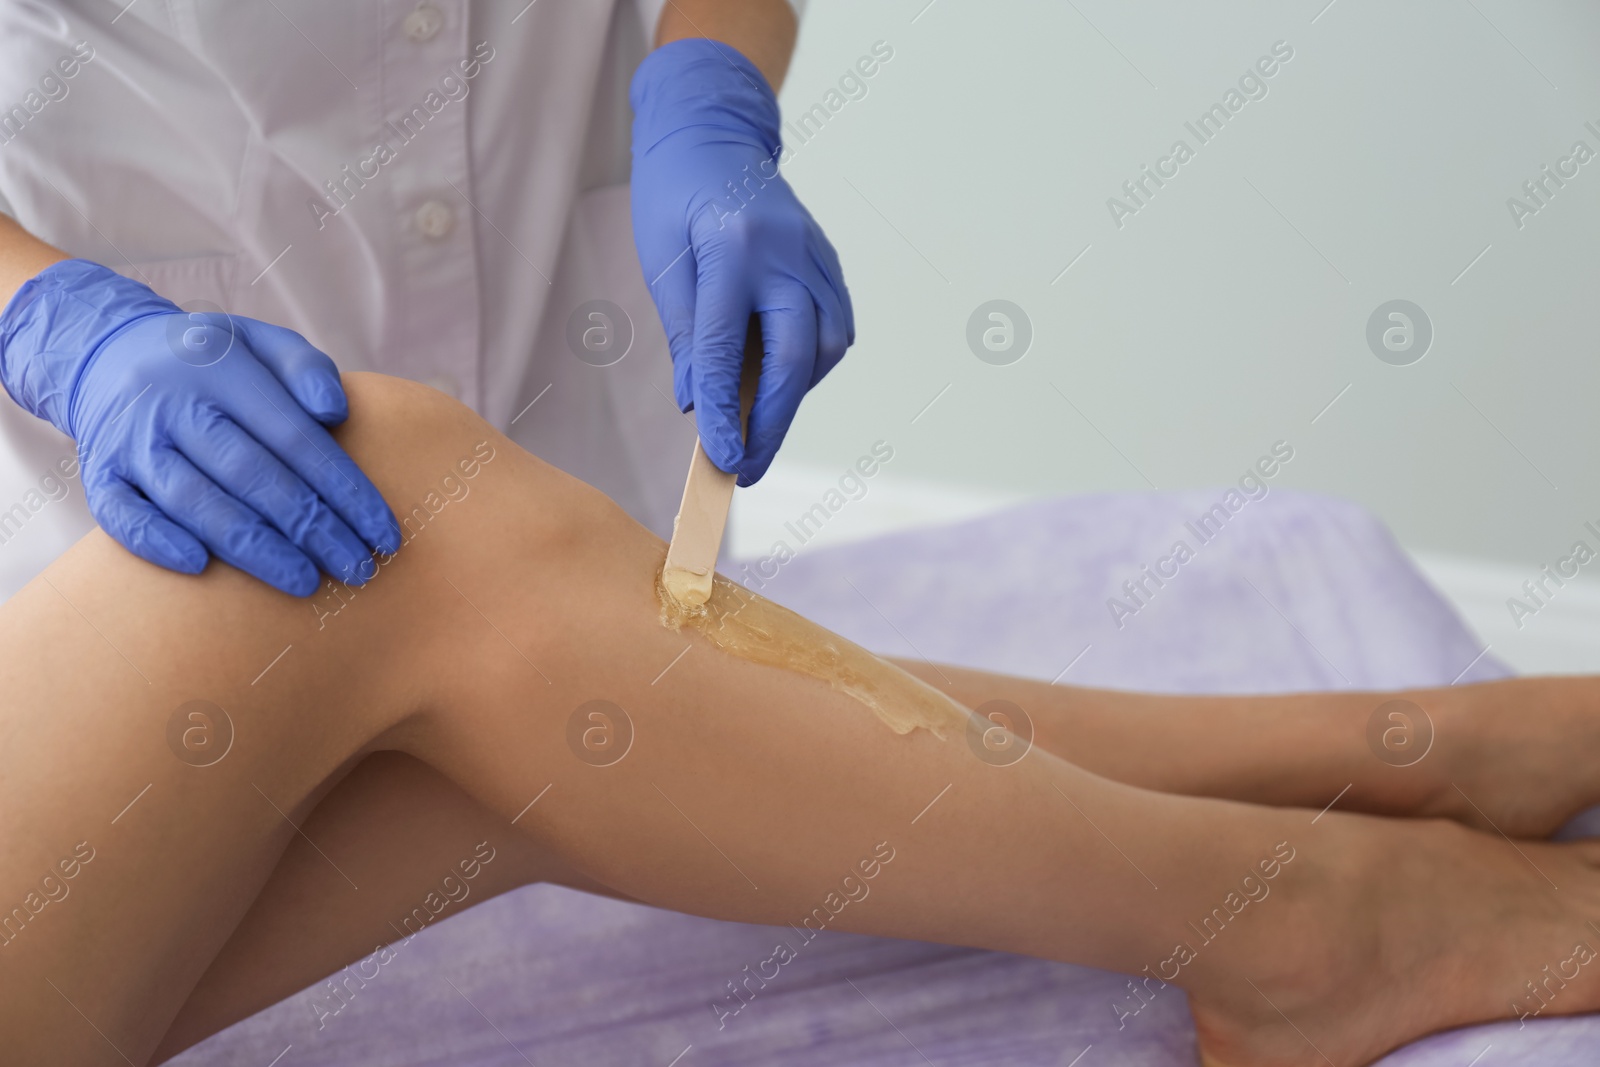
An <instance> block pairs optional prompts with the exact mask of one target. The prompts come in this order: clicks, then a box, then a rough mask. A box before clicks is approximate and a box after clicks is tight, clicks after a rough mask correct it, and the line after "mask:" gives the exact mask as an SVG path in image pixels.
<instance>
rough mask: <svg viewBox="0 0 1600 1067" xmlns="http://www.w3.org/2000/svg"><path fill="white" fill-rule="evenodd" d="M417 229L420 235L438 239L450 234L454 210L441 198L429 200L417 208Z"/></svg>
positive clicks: (453, 225)
mask: <svg viewBox="0 0 1600 1067" xmlns="http://www.w3.org/2000/svg"><path fill="white" fill-rule="evenodd" d="M416 220H417V229H418V230H419V231H421V233H422V236H424V237H426V238H429V239H430V240H434V241H438V240H442V239H443V238H445V237H448V236H449V235H450V231H451V230H453V229H455V225H456V212H455V209H454V208H452V207H451V206H450V205H449V204H447V203H445V202H444V201H443V200H429V201H428V202H427V203H425V204H423V205H422V206H421V207H419V208H417V214H416Z"/></svg>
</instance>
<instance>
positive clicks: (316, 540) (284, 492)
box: [174, 414, 378, 585]
mask: <svg viewBox="0 0 1600 1067" xmlns="http://www.w3.org/2000/svg"><path fill="white" fill-rule="evenodd" d="M174 444H175V445H176V446H177V448H178V451H179V452H180V453H182V454H183V455H184V456H185V457H186V458H187V459H188V460H189V462H191V463H192V464H194V466H195V468H196V469H197V470H199V471H200V472H201V473H202V474H204V475H205V476H206V477H208V478H210V479H211V480H212V481H213V482H215V483H216V484H217V485H219V486H221V487H222V489H223V491H224V492H226V493H228V494H229V495H230V496H232V497H234V498H235V499H237V500H239V501H240V502H242V503H243V504H245V505H246V506H247V507H249V508H250V509H251V510H252V511H254V512H255V513H256V514H257V515H259V516H261V518H263V519H265V520H266V521H267V523H269V524H270V525H271V526H273V527H274V528H275V529H277V530H278V532H279V533H281V534H283V536H284V537H285V538H287V539H288V541H289V543H290V544H292V545H294V546H295V547H296V548H298V549H300V551H302V552H304V553H305V554H306V555H307V556H309V557H310V558H311V561H312V562H313V563H315V564H316V565H317V566H318V567H319V568H320V569H321V570H322V571H323V572H324V573H326V574H331V575H333V576H334V577H336V578H339V579H341V580H342V581H344V582H346V583H347V584H350V585H361V584H363V583H364V582H365V581H366V580H367V579H368V578H370V577H372V575H373V574H375V573H377V566H378V565H377V563H376V562H375V561H374V560H373V558H372V551H371V550H370V549H369V548H368V547H367V546H366V545H364V544H362V542H361V539H360V538H359V537H357V536H356V534H355V531H353V530H351V529H350V527H349V526H348V525H347V524H346V523H345V522H344V520H343V519H341V518H339V516H338V515H336V514H334V512H333V510H332V509H331V508H329V507H328V505H327V503H326V502H324V501H323V499H322V498H321V497H320V496H318V495H317V493H316V491H315V490H313V489H312V488H311V487H310V486H309V485H307V484H306V483H305V481H304V480H303V479H301V478H300V476H299V475H297V474H295V473H294V472H293V471H291V470H290V469H289V468H288V467H285V466H284V465H283V464H282V463H280V462H279V461H278V459H277V457H276V456H274V455H273V454H272V453H271V452H269V451H268V450H267V449H266V448H265V447H263V446H262V444H261V442H259V441H257V440H256V439H255V438H253V437H251V436H250V435H249V434H247V433H245V432H244V431H243V430H242V429H240V428H239V426H238V425H237V424H235V423H234V422H233V421H232V420H231V419H229V418H228V417H227V416H225V415H221V414H218V415H217V416H215V417H214V418H209V419H205V420H200V421H196V422H194V423H191V424H189V425H188V426H187V427H184V428H182V429H179V430H178V432H177V433H176V434H174Z"/></svg>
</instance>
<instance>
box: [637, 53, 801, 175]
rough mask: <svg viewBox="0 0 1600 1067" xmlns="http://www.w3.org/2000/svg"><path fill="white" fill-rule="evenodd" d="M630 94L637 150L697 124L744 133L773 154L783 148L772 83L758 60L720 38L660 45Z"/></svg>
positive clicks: (639, 72) (641, 69) (743, 136)
mask: <svg viewBox="0 0 1600 1067" xmlns="http://www.w3.org/2000/svg"><path fill="white" fill-rule="evenodd" d="M628 100H629V103H631V104H632V105H633V151H634V154H635V155H636V156H637V155H642V154H643V153H645V152H648V151H650V149H651V148H653V147H655V145H656V144H657V143H658V142H660V141H661V140H662V139H663V138H665V137H667V136H669V135H671V134H673V133H675V132H677V131H678V130H681V129H683V128H684V127H686V126H696V125H705V126H715V127H718V128H719V129H721V130H725V131H729V132H733V133H736V134H738V135H741V139H746V140H748V142H749V143H750V144H752V145H756V146H758V147H759V148H761V150H762V151H764V152H768V153H770V154H771V155H772V157H773V158H774V159H775V158H777V156H778V154H779V152H780V151H782V148H783V145H782V142H781V140H780V139H779V136H778V127H779V116H778V98H777V96H776V95H774V93H773V91H772V86H770V85H768V84H767V79H766V76H765V75H763V74H762V73H761V71H760V70H759V69H757V67H756V65H755V64H754V63H752V62H750V60H748V59H746V58H745V57H744V55H743V54H742V53H741V52H740V51H739V50H738V49H737V48H734V47H733V46H732V45H728V44H723V43H722V42H721V41H712V40H709V39H706V38H703V37H690V38H685V39H684V40H681V41H673V42H671V43H670V44H664V45H662V46H661V47H660V48H657V49H656V50H655V51H654V52H651V53H650V54H649V55H648V56H646V57H645V59H644V62H643V63H640V64H639V69H638V70H636V71H635V72H634V75H633V82H632V84H631V86H630V87H629V90H628Z"/></svg>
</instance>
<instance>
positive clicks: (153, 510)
mask: <svg viewBox="0 0 1600 1067" xmlns="http://www.w3.org/2000/svg"><path fill="white" fill-rule="evenodd" d="M87 494H88V499H89V511H90V513H91V514H92V515H93V516H94V521H95V522H98V523H99V524H100V527H101V529H103V530H105V532H106V533H108V534H110V535H111V537H112V539H113V540H115V541H116V542H117V543H118V544H119V545H121V546H122V547H123V548H126V549H127V550H128V551H129V552H132V553H133V554H134V555H136V556H138V557H139V558H140V559H142V560H145V561H146V562H148V563H154V564H155V565H156V566H158V567H165V568H166V569H167V570H169V571H177V572H179V573H180V574H199V573H200V572H201V571H203V570H205V567H206V560H207V559H208V558H209V557H208V555H207V553H206V546H205V545H203V544H201V543H200V542H199V541H198V540H197V539H196V538H195V536H194V535H193V534H191V533H190V532H189V531H188V530H185V529H184V528H183V527H182V526H179V525H178V524H177V523H175V522H173V521H172V520H171V519H169V518H167V517H166V516H165V515H164V514H162V513H161V509H160V508H158V507H156V506H155V505H154V504H152V503H150V501H148V500H146V499H145V498H144V497H143V496H141V495H140V494H139V491H138V490H137V489H135V488H133V486H131V485H129V484H128V483H127V482H125V481H123V480H122V479H121V478H107V479H106V480H105V481H103V482H100V483H98V484H96V485H93V486H88V487H87Z"/></svg>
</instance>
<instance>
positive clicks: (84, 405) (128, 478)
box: [0, 259, 400, 596]
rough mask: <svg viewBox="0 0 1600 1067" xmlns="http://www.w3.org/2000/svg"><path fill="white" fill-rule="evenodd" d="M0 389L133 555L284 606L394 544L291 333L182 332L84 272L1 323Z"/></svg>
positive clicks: (339, 407)
mask: <svg viewBox="0 0 1600 1067" xmlns="http://www.w3.org/2000/svg"><path fill="white" fill-rule="evenodd" d="M0 382H3V383H4V385H5V387H6V391H7V392H9V393H10V394H11V397H12V399H14V400H16V402H17V403H18V404H21V405H22V406H23V407H24V408H26V409H28V410H29V411H31V412H33V414H35V415H38V416H39V417H40V418H43V419H47V420H49V421H50V422H51V423H52V424H54V425H55V427H56V428H57V429H59V430H61V431H62V432H63V433H65V434H67V435H68V436H70V437H72V438H73V439H74V440H75V441H77V443H78V453H79V458H80V460H81V462H82V467H83V488H84V493H85V494H86V495H87V497H88V502H89V511H90V512H91V513H92V514H93V515H94V517H95V520H96V521H97V522H99V523H100V525H101V526H102V527H104V528H105V531H106V532H107V533H109V534H110V535H111V536H112V537H114V538H116V539H117V540H118V541H119V542H121V543H122V544H123V545H124V546H125V547H127V548H128V550H129V551H131V552H133V553H134V554H135V555H137V556H139V557H141V558H143V559H146V560H149V561H150V562H151V563H155V564H158V565H160V566H162V567H166V568H168V569H170V570H175V571H182V572H184V573H186V574H196V573H198V572H199V571H200V570H201V569H203V568H204V567H205V565H206V551H207V550H208V549H209V550H210V551H211V552H212V553H213V554H215V555H216V557H217V558H218V559H221V560H224V561H226V562H228V563H230V564H232V565H233V566H235V567H237V568H239V569H240V570H242V571H245V572H247V573H249V574H253V575H255V576H256V577H257V578H260V579H261V580H262V581H264V582H267V583H268V584H270V585H274V586H276V587H277V588H279V589H281V590H283V591H284V592H286V593H292V594H294V595H296V596H309V595H310V594H311V593H313V592H315V591H316V589H317V586H318V584H319V582H320V579H319V578H318V575H317V571H318V569H319V568H320V569H321V570H323V571H326V572H327V573H329V574H331V575H334V576H336V577H339V578H341V579H343V580H345V581H347V582H349V583H351V584H359V583H360V582H362V581H363V580H365V579H366V578H369V577H371V576H372V574H373V573H374V571H375V570H376V564H375V563H374V562H373V559H372V551H371V550H372V549H374V548H376V549H377V550H379V551H381V552H384V553H393V552H395V551H398V550H399V547H400V526H399V524H398V523H397V522H395V518H394V513H393V512H391V511H390V510H389V506H388V504H386V503H385V502H384V500H383V497H381V496H380V495H379V494H378V490H377V488H376V487H375V486H373V484H372V483H371V482H370V481H368V480H367V477H366V475H364V474H362V473H361V470H360V468H358V467H357V466H356V464H355V461H354V460H352V459H351V458H350V457H349V456H347V455H346V454H345V453H344V451H343V450H342V449H340V447H339V446H338V445H337V444H335V443H334V441H333V438H332V437H331V436H329V434H328V431H327V430H326V429H325V428H324V427H325V426H335V425H337V424H339V423H341V422H343V421H344V420H345V418H346V417H347V416H348V414H349V409H348V407H347V404H346V401H345V395H344V389H343V388H342V387H341V386H340V384H339V372H338V370H337V369H336V368H335V367H334V364H333V361H332V360H331V359H329V358H328V357H327V356H325V355H323V354H322V353H321V352H319V351H318V350H317V349H315V348H313V347H312V346H311V344H310V343H309V342H307V341H306V339H305V338H303V337H301V336H300V335H299V334H297V333H295V332H294V331H292V330H286V329H283V328H282V327H279V326H272V325H269V324H267V323H264V322H257V321H255V320H254V319H243V318H234V317H230V316H228V315H223V314H190V313H187V312H185V311H183V310H182V309H181V308H179V307H178V306H177V305H176V304H173V303H171V302H170V301H167V300H165V299H163V298H161V297H159V296H157V295H156V294H155V293H154V292H152V291H151V290H150V289H149V288H147V287H146V286H143V285H140V284H139V283H138V282H135V281H131V280H129V279H127V278H124V277H122V276H121V275H119V274H117V273H115V272H114V271H110V270H107V269H106V268H105V267H102V266H99V265H98V264H95V263H89V262H87V261H85V260H81V259H69V260H66V261H64V262H61V263H56V264H54V265H53V266H50V267H47V268H45V269H44V270H43V271H41V272H40V273H39V274H38V275H37V276H36V277H34V278H32V279H31V280H29V281H28V282H27V283H25V284H24V285H23V286H22V288H21V289H19V290H18V291H17V294H16V296H14V297H13V298H12V299H11V302H10V303H9V304H7V305H6V308H5V311H4V313H3V314H0Z"/></svg>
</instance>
